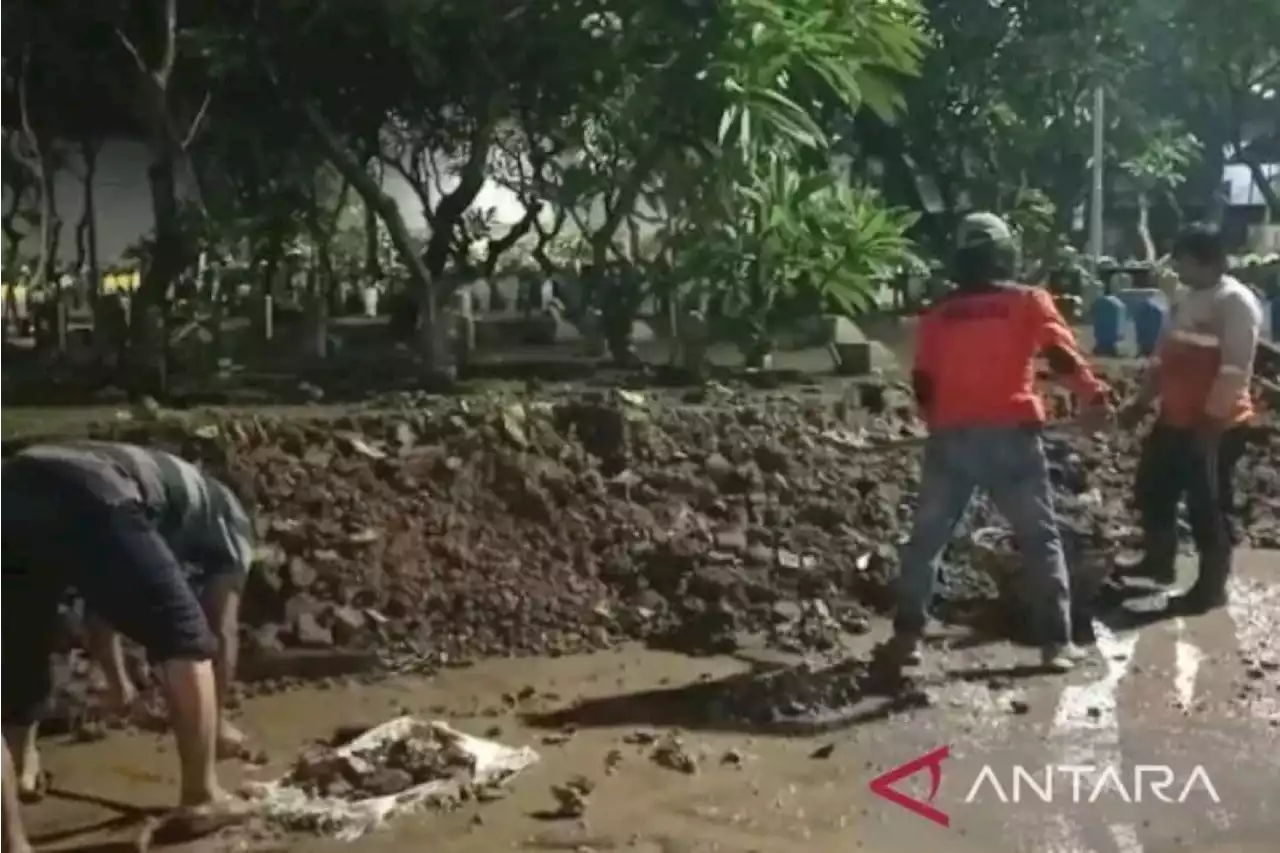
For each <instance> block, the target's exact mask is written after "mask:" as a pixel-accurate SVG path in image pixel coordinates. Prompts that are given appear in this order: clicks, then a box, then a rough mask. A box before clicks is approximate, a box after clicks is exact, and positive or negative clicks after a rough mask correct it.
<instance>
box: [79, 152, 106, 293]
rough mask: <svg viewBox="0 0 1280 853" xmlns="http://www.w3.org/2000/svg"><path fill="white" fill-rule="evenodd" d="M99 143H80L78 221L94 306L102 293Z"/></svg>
mask: <svg viewBox="0 0 1280 853" xmlns="http://www.w3.org/2000/svg"><path fill="white" fill-rule="evenodd" d="M99 147H100V146H99V143H98V142H96V141H91V140H85V141H83V142H81V143H80V153H81V156H83V158H84V211H83V212H82V213H81V215H80V221H81V222H83V223H84V226H85V228H84V246H85V261H86V262H87V264H88V273H89V294H88V295H89V304H90V306H96V305H97V304H98V296H99V295H100V293H101V291H102V269H101V267H100V265H99V261H98V201H97V195H96V187H95V186H94V185H95V184H96V183H97V176H98V150H99Z"/></svg>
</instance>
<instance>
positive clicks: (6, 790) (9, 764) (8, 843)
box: [0, 742, 31, 853]
mask: <svg viewBox="0 0 1280 853" xmlns="http://www.w3.org/2000/svg"><path fill="white" fill-rule="evenodd" d="M0 797H3V799H4V813H3V815H0V817H2V818H3V820H4V826H3V832H4V853H31V842H30V841H28V840H27V831H26V828H25V827H23V825H22V804H21V802H20V801H19V799H18V774H17V772H16V770H15V769H14V766H13V756H12V755H10V754H9V744H8V743H7V742H6V743H5V744H4V779H3V788H2V789H0Z"/></svg>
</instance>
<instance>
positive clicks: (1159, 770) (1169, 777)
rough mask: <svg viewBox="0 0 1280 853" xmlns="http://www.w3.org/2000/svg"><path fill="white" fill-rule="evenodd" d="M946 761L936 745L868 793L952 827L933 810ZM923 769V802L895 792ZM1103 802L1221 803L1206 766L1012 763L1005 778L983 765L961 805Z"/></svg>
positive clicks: (947, 752) (944, 752)
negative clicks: (1184, 769)
mask: <svg viewBox="0 0 1280 853" xmlns="http://www.w3.org/2000/svg"><path fill="white" fill-rule="evenodd" d="M950 756H951V748H950V747H948V746H940V747H938V748H937V749H935V750H933V751H931V752H927V753H925V754H924V755H921V756H920V757H919V758H914V759H912V760H911V761H908V762H907V763H906V764H902V765H899V766H898V767H894V768H893V769H892V770H888V771H886V772H884V773H881V774H880V775H879V776H877V777H876V778H874V779H872V780H871V793H873V794H875V795H876V796H877V797H882V798H883V799H886V800H888V801H889V802H891V803H894V804H896V805H899V806H901V807H902V808H904V809H907V810H908V811H910V812H914V813H915V814H918V815H920V817H922V818H924V819H926V820H930V821H933V822H934V823H936V824H938V825H939V826H951V816H950V815H948V814H947V813H946V812H944V811H942V810H941V809H939V808H938V807H937V806H935V805H933V801H934V798H935V797H937V795H938V789H939V788H940V787H941V786H942V762H944V761H946V760H947V759H948V758H949V757H950ZM923 770H927V771H928V772H929V794H928V796H927V797H925V798H924V799H923V800H922V799H918V798H916V797H913V796H911V795H910V794H905V793H903V792H902V791H899V790H898V789H897V788H896V787H894V786H895V785H897V784H898V783H899V782H901V781H902V780H903V779H907V778H909V777H911V776H914V775H915V774H917V773H919V772H921V771H923ZM1104 798H1118V799H1119V800H1120V801H1121V802H1125V803H1141V802H1144V801H1146V802H1150V801H1152V800H1156V801H1158V802H1162V803H1179V804H1181V803H1186V802H1189V801H1191V800H1193V799H1197V798H1203V799H1205V800H1207V801H1208V802H1213V803H1221V802H1222V798H1221V797H1219V796H1218V789H1217V788H1216V787H1215V786H1214V784H1213V780H1212V779H1211V778H1210V777H1209V774H1208V772H1207V771H1206V770H1205V769H1204V767H1202V766H1200V765H1196V766H1195V767H1194V768H1192V770H1191V772H1190V773H1189V774H1187V775H1185V776H1179V774H1177V773H1176V772H1175V771H1174V770H1173V768H1172V767H1168V766H1167V765H1163V764H1137V765H1134V766H1133V767H1132V768H1131V772H1130V771H1128V770H1126V771H1122V770H1121V768H1119V767H1114V766H1108V765H1093V764H1046V765H1044V766H1042V767H1037V768H1028V767H1025V766H1023V765H1017V764H1015V765H1012V766H1011V767H1009V768H1008V772H1006V773H1003V774H1001V773H998V772H997V771H996V769H995V768H994V767H992V766H991V765H990V764H983V765H982V768H981V770H980V771H979V772H978V774H977V776H976V777H975V778H974V780H973V782H972V783H971V784H970V786H969V792H968V793H967V794H965V796H964V799H963V800H962V802H965V803H975V802H980V801H984V800H985V801H994V802H999V803H1002V804H1009V803H1014V804H1017V803H1024V802H1033V801H1038V802H1041V803H1064V802H1070V803H1073V804H1080V803H1085V804H1093V803H1096V802H1098V801H1100V800H1102V799H1104Z"/></svg>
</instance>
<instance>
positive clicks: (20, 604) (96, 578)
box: [0, 457, 217, 724]
mask: <svg viewBox="0 0 1280 853" xmlns="http://www.w3.org/2000/svg"><path fill="white" fill-rule="evenodd" d="M2 487H3V495H2V497H3V500H4V502H3V504H2V505H0V515H2V516H3V519H2V520H3V538H2V539H0V547H2V548H3V563H2V564H0V570H2V571H3V583H4V588H3V598H0V609H2V611H3V612H2V614H0V615H3V618H4V624H3V628H2V630H3V642H4V649H5V651H4V660H3V665H4V670H3V674H2V675H0V679H2V680H3V690H4V693H3V699H2V704H3V710H4V720H5V722H6V723H14V724H23V723H30V722H34V721H35V720H37V719H38V717H39V714H40V711H41V709H42V706H43V704H44V702H45V700H46V699H47V698H48V696H49V693H50V691H51V688H52V677H51V661H50V655H51V653H52V651H53V648H54V644H55V641H56V639H57V638H56V636H55V635H56V633H57V631H58V625H59V616H58V607H59V604H60V603H61V601H62V600H63V599H64V598H65V597H66V594H67V593H68V592H69V591H72V590H74V591H75V592H78V593H79V594H80V596H81V597H82V598H83V599H84V603H85V607H86V609H87V610H90V611H92V612H94V613H96V614H97V615H99V616H100V617H101V618H102V619H103V620H105V621H106V622H107V623H108V624H109V625H111V626H112V627H113V628H115V629H116V630H117V631H119V632H120V633H121V634H123V635H125V636H126V637H128V638H129V639H131V640H133V641H135V642H137V643H138V644H139V645H141V646H142V647H143V648H144V649H146V651H147V654H148V656H149V657H150V658H151V659H152V660H156V661H164V660H208V659H210V658H212V657H213V654H214V652H215V651H216V650H217V641H216V640H215V638H214V636H213V633H212V632H211V631H210V629H209V625H208V623H207V622H206V620H205V617H204V613H203V611H202V610H201V608H200V604H199V602H198V601H197V600H196V597H195V594H194V593H193V592H192V591H191V588H190V586H189V585H188V583H187V580H186V578H185V575H184V572H183V570H182V567H181V565H180V564H179V562H178V560H177V559H176V558H175V556H174V554H173V552H172V550H171V549H170V548H169V546H168V544H167V543H166V542H165V540H164V539H163V538H162V537H161V536H160V534H159V533H158V532H157V531H156V527H155V524H154V521H153V519H152V518H151V517H150V516H149V515H148V513H147V512H146V510H145V509H144V507H143V505H142V503H141V501H137V500H127V499H126V500H116V501H108V500H105V499H104V497H103V494H102V491H101V489H98V488H93V487H90V486H89V484H87V483H86V482H85V481H84V479H83V478H82V477H77V476H68V472H67V471H66V470H64V469H63V468H61V467H60V466H58V465H51V464H48V463H47V462H45V461H43V460H38V459H23V458H22V457H17V458H14V459H10V460H8V461H6V462H5V465H4V476H3V486H2ZM122 489H125V490H127V484H122Z"/></svg>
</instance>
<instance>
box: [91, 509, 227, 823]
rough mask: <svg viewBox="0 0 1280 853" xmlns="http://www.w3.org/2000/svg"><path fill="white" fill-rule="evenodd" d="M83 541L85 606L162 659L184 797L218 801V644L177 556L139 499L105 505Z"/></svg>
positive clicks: (197, 802) (186, 802) (199, 802)
mask: <svg viewBox="0 0 1280 853" xmlns="http://www.w3.org/2000/svg"><path fill="white" fill-rule="evenodd" d="M82 541H85V542H87V543H90V544H91V546H92V547H93V549H94V550H93V551H92V553H86V554H85V555H84V557H83V558H82V560H83V562H82V567H80V568H79V571H78V573H77V575H76V577H75V583H76V585H77V586H78V587H79V588H80V591H81V593H83V595H84V600H85V608H86V609H87V610H90V611H92V612H94V613H97V614H98V615H99V616H101V617H102V618H103V619H104V620H105V621H106V622H107V623H108V624H110V625H111V626H112V627H114V628H116V629H117V630H118V631H120V633H122V634H124V635H125V636H126V637H129V638H130V639H132V640H134V641H135V642H137V643H139V644H140V645H141V646H142V647H143V648H145V649H146V650H147V653H148V655H149V656H150V658H151V660H153V661H158V662H159V664H160V675H161V681H162V684H163V687H164V691H165V698H166V699H167V700H168V704H169V718H170V721H171V724H172V725H173V729H174V736H175V738H176V740H177V747H178V760H179V762H180V765H181V795H180V801H181V804H182V805H183V806H189V807H195V808H197V809H205V808H209V807H215V806H219V805H220V804H222V803H223V802H224V801H225V800H226V799H227V797H226V794H225V792H224V791H223V790H222V788H221V786H220V785H219V784H218V780H217V776H216V774H215V769H214V736H215V730H216V727H217V699H216V696H217V690H216V687H215V681H214V675H213V664H212V660H213V656H214V654H215V652H216V651H217V645H216V642H215V640H214V637H213V634H212V632H210V630H209V626H208V625H207V624H206V623H205V618H204V613H203V612H202V611H201V609H200V604H199V602H198V601H196V597H195V594H194V593H192V591H191V589H190V588H189V587H188V585H187V581H186V578H185V577H184V575H183V573H182V569H181V566H180V565H179V563H178V560H177V558H176V557H175V556H174V555H173V553H172V551H171V550H170V549H169V546H168V544H167V543H166V542H165V541H164V540H163V539H162V538H161V537H160V535H159V533H157V532H156V530H155V528H154V526H153V525H152V523H151V521H150V520H149V519H148V518H147V515H146V513H145V511H144V510H143V508H142V507H141V506H140V505H138V504H135V503H128V504H121V505H118V506H114V507H103V508H102V511H101V512H100V513H98V514H97V515H95V516H94V517H93V518H92V520H91V521H90V522H89V529H87V530H85V535H84V536H83V537H82Z"/></svg>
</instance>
